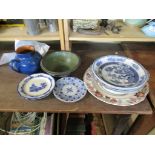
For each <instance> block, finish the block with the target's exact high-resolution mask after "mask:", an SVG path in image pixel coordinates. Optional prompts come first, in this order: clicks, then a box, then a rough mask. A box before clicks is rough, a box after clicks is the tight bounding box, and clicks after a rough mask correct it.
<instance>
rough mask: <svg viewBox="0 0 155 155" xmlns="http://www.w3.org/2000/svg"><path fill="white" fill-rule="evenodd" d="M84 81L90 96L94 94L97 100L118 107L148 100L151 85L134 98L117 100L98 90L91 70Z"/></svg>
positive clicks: (86, 73)
mask: <svg viewBox="0 0 155 155" xmlns="http://www.w3.org/2000/svg"><path fill="white" fill-rule="evenodd" d="M83 79H84V83H85V86H86V87H87V90H88V91H89V93H90V94H92V95H93V96H94V97H95V98H97V99H98V100H100V101H102V102H105V103H108V104H112V105H116V106H131V105H135V104H138V103H140V102H142V101H143V100H144V99H145V98H146V96H147V94H148V92H149V85H148V83H146V85H145V86H144V88H143V89H142V90H140V91H139V92H137V93H135V94H134V95H132V96H128V97H124V98H117V97H116V96H113V97H111V96H109V94H107V92H105V91H104V90H100V89H98V88H97V87H96V86H95V85H94V78H93V76H92V74H91V72H90V68H89V69H87V70H86V72H85V74H84V77H83Z"/></svg>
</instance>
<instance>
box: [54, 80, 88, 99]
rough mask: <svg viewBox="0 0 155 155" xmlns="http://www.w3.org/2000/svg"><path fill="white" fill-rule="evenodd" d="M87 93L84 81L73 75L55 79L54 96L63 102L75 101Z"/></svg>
mask: <svg viewBox="0 0 155 155" xmlns="http://www.w3.org/2000/svg"><path fill="white" fill-rule="evenodd" d="M86 93H87V89H86V87H85V85H84V82H83V81H82V80H80V79H78V78H75V77H64V78H61V79H59V80H57V81H56V84H55V88H54V89H53V94H54V96H55V97H56V98H57V99H59V100H60V101H63V102H77V101H79V100H81V99H82V98H83V97H84V96H85V95H86Z"/></svg>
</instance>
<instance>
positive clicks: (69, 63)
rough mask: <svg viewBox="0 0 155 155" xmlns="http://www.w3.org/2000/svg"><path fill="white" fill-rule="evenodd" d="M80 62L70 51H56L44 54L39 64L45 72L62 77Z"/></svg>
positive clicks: (74, 68)
mask: <svg viewBox="0 0 155 155" xmlns="http://www.w3.org/2000/svg"><path fill="white" fill-rule="evenodd" d="M79 64H80V58H79V57H78V56H77V55H76V54H75V53H72V52H67V51H57V52H51V53H48V54H46V55H45V56H44V57H43V58H42V60H41V62H40V66H41V68H42V70H43V71H45V72H46V73H48V74H50V75H52V76H55V77H63V76H67V75H69V74H70V73H71V72H73V71H75V70H76V69H77V68H78V66H79Z"/></svg>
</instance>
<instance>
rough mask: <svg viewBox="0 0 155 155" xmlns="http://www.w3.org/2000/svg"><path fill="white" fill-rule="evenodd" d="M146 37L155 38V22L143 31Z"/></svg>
mask: <svg viewBox="0 0 155 155" xmlns="http://www.w3.org/2000/svg"><path fill="white" fill-rule="evenodd" d="M141 30H142V31H143V32H144V34H145V35H146V36H149V37H155V22H150V23H149V24H148V25H146V26H144V27H143V28H142V29H141Z"/></svg>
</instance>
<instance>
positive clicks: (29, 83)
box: [17, 73, 55, 100]
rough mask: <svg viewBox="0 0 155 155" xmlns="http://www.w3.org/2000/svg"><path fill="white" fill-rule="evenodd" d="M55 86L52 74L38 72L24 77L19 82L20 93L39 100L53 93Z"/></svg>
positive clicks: (29, 98)
mask: <svg viewBox="0 0 155 155" xmlns="http://www.w3.org/2000/svg"><path fill="white" fill-rule="evenodd" d="M54 86H55V80H54V78H53V77H52V76H50V75H47V74H44V73H38V74H32V75H30V76H27V77H26V78H24V79H23V80H22V81H21V82H20V83H19V84H18V88H17V90H18V93H19V94H20V95H21V96H22V97H24V98H25V99H28V100H38V99H42V98H45V97H47V96H48V95H49V94H51V92H52V90H53V88H54Z"/></svg>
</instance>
